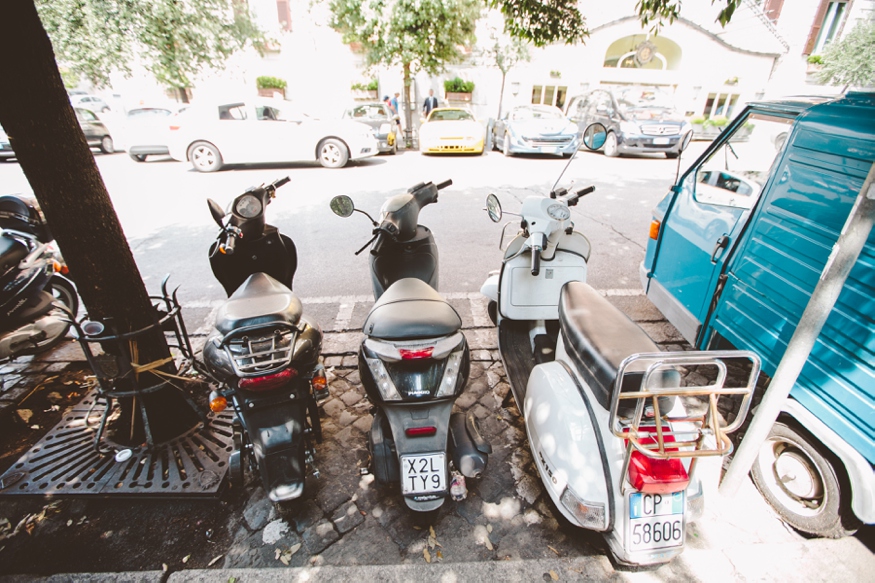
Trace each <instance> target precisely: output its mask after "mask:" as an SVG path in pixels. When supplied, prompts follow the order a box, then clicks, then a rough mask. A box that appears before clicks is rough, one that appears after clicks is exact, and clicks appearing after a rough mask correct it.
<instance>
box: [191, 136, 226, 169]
mask: <svg viewBox="0 0 875 583" xmlns="http://www.w3.org/2000/svg"><path fill="white" fill-rule="evenodd" d="M188 159H189V160H191V165H192V166H193V167H194V169H195V170H197V171H198V172H216V171H217V170H219V169H220V168H221V167H222V165H223V163H222V154H221V153H219V149H218V148H216V147H215V146H214V145H212V144H210V143H209V142H195V143H194V144H192V145H191V147H190V148H189V149H188Z"/></svg>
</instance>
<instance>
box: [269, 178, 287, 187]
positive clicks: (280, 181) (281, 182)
mask: <svg viewBox="0 0 875 583" xmlns="http://www.w3.org/2000/svg"><path fill="white" fill-rule="evenodd" d="M291 180H292V179H291V178H289V177H288V176H286V177H285V178H279V179H277V180H274V181H273V182H271V184H270V185H271V186H273V187H274V189H277V188H279V187H281V186H284V185H286V184H288V183H289V182H291Z"/></svg>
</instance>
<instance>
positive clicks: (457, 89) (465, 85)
mask: <svg viewBox="0 0 875 583" xmlns="http://www.w3.org/2000/svg"><path fill="white" fill-rule="evenodd" d="M444 91H446V92H447V93H471V92H472V91H474V82H473V81H464V80H462V78H461V77H456V78H455V79H447V80H446V81H444Z"/></svg>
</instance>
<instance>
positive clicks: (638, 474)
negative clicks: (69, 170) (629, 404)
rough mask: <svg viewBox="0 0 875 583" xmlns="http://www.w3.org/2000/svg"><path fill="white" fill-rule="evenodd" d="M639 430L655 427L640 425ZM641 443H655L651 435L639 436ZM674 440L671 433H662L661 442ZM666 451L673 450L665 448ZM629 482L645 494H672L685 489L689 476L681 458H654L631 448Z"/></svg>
mask: <svg viewBox="0 0 875 583" xmlns="http://www.w3.org/2000/svg"><path fill="white" fill-rule="evenodd" d="M639 430H644V431H653V432H655V431H656V428H655V427H640V428H639ZM639 441H640V442H641V443H642V445H650V444H653V443H656V439H655V438H653V437H641V438H640V439H639ZM673 441H674V436H673V435H664V436H663V443H670V442H673ZM666 450H667V451H673V450H672V449H670V448H666ZM629 482H631V484H632V487H633V488H635V489H636V490H638V491H639V492H644V493H645V494H672V493H674V492H681V491H683V490H686V489H687V486H689V484H690V476H689V474H687V470H686V468H685V467H684V462H683V460H681V459H677V458H675V459H667V460H664V459H656V458H651V457H647V456H646V455H644V454H643V453H640V452H638V451H636V450H632V459H631V460H630V461H629Z"/></svg>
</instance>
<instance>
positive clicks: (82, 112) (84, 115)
mask: <svg viewBox="0 0 875 583" xmlns="http://www.w3.org/2000/svg"><path fill="white" fill-rule="evenodd" d="M73 111H75V112H76V119H77V120H79V126H80V127H81V128H82V133H83V134H85V141H86V142H88V146H89V147H91V148H100V151H101V152H103V153H104V154H112V153H113V152H115V146H114V145H113V142H112V137H111V136H110V135H109V130H108V129H106V126H105V125H103V122H102V121H100V120H99V119H98V118H97V115H95V113H94V112H93V111H90V110H88V109H81V108H79V107H76V108H74V109H73Z"/></svg>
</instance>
